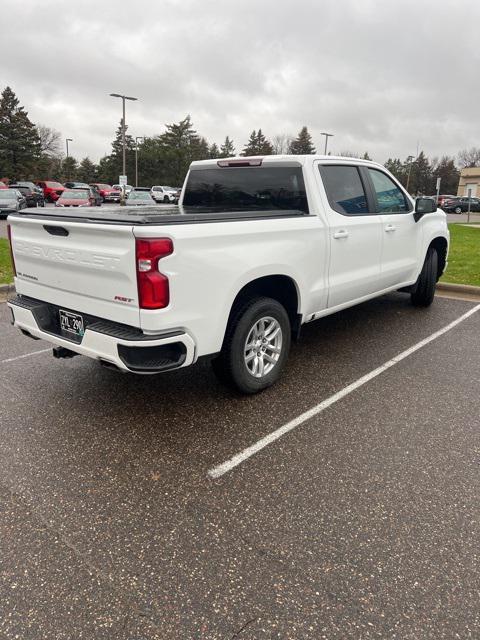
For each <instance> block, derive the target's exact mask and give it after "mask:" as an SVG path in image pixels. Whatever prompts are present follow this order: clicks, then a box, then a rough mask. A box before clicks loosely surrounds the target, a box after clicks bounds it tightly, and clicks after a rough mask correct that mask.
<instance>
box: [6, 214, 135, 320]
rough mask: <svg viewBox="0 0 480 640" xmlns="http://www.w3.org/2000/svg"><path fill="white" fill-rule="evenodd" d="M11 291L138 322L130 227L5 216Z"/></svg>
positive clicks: (133, 240)
mask: <svg viewBox="0 0 480 640" xmlns="http://www.w3.org/2000/svg"><path fill="white" fill-rule="evenodd" d="M9 223H10V225H11V232H12V233H11V236H12V247H13V254H14V258H15V267H16V271H17V277H16V279H15V285H16V289H17V293H20V294H23V295H26V296H29V297H32V298H36V299H38V300H42V301H44V302H50V303H52V304H56V305H61V306H63V307H64V308H66V309H67V310H71V311H78V312H84V313H88V314H91V315H93V316H97V317H100V318H106V319H108V320H114V321H117V322H121V323H124V324H129V325H132V326H139V310H138V291H137V278H136V270H135V238H134V236H133V227H132V226H131V225H128V224H125V225H119V224H101V223H95V222H87V221H85V222H83V221H82V222H72V221H70V220H69V219H59V218H56V219H55V218H49V217H48V216H45V217H44V216H42V217H39V218H37V217H36V216H35V217H33V216H32V217H31V218H29V217H28V216H22V217H21V218H20V217H16V216H11V217H10V218H9Z"/></svg>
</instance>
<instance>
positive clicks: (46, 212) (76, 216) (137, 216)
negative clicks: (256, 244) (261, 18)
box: [10, 205, 308, 225]
mask: <svg viewBox="0 0 480 640" xmlns="http://www.w3.org/2000/svg"><path fill="white" fill-rule="evenodd" d="M306 215H308V214H305V213H304V212H303V211H299V210H295V209H273V210H269V211H264V210H258V211H218V210H217V209H206V208H199V207H181V206H172V207H163V206H158V205H152V206H150V205H148V206H144V207H131V206H130V207H128V206H126V207H119V206H116V207H108V206H102V207H85V208H80V207H79V208H75V209H73V208H70V207H69V208H68V210H67V209H62V208H61V207H56V208H42V209H34V208H32V209H23V210H22V211H21V212H19V213H13V214H11V216H10V217H14V218H31V219H35V220H38V219H41V220H45V219H48V220H49V221H52V222H53V221H56V222H61V221H62V220H63V221H70V222H94V223H101V224H102V223H103V224H132V225H158V224H161V225H164V224H165V225H166V224H191V223H193V222H222V221H223V222H227V221H229V220H232V221H233V220H250V219H254V220H257V219H259V220H261V219H263V220H264V219H266V218H267V219H268V218H290V217H294V216H295V217H297V216H306Z"/></svg>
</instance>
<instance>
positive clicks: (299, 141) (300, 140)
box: [289, 127, 315, 155]
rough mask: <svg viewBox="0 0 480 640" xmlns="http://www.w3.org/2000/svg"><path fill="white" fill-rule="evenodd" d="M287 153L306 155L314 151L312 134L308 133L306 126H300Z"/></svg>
mask: <svg viewBox="0 0 480 640" xmlns="http://www.w3.org/2000/svg"><path fill="white" fill-rule="evenodd" d="M289 153H293V154H294V155H307V154H312V153H315V147H314V146H313V142H312V136H311V135H310V134H309V132H308V129H307V127H302V128H301V129H300V132H299V134H298V136H297V137H296V138H295V140H293V141H292V143H291V144H290V149H289Z"/></svg>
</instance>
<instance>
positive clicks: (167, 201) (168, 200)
mask: <svg viewBox="0 0 480 640" xmlns="http://www.w3.org/2000/svg"><path fill="white" fill-rule="evenodd" d="M163 201H164V203H165V204H168V203H169V202H170V198H169V197H168V196H165V197H164V198H163Z"/></svg>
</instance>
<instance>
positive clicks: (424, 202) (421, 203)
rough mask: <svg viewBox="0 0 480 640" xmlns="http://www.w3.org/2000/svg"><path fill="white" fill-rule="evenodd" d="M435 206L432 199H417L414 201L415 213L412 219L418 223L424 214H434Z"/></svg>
mask: <svg viewBox="0 0 480 640" xmlns="http://www.w3.org/2000/svg"><path fill="white" fill-rule="evenodd" d="M436 210H437V204H436V202H435V200H432V198H417V200H416V201H415V213H414V214H413V217H414V219H415V222H418V221H419V220H420V218H421V217H422V216H424V215H425V214H426V213H435V211H436Z"/></svg>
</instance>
